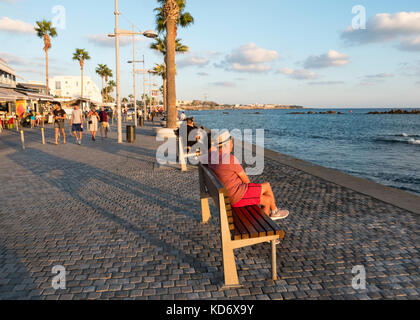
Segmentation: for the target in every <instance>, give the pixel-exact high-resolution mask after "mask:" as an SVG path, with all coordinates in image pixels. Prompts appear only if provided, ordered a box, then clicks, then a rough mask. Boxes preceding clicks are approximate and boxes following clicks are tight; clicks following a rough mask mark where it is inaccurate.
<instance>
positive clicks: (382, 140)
mask: <svg viewBox="0 0 420 320" xmlns="http://www.w3.org/2000/svg"><path fill="white" fill-rule="evenodd" d="M394 137H401V136H394ZM403 137H404V138H406V139H401V138H399V139H398V138H386V137H380V138H374V139H373V141H374V142H378V143H400V144H401V143H404V144H420V140H419V139H414V138H410V139H407V138H408V137H409V136H407V137H405V136H403Z"/></svg>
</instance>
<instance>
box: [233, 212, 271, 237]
mask: <svg viewBox="0 0 420 320" xmlns="http://www.w3.org/2000/svg"><path fill="white" fill-rule="evenodd" d="M236 209H238V211H240V212H241V214H242V215H243V216H244V217H245V218H246V219H247V220H248V221H249V223H250V224H251V225H252V226H253V227H254V229H255V230H257V232H258V237H265V236H266V235H267V230H265V229H264V228H263V227H262V226H261V225H260V224H259V223H258V221H257V220H256V219H255V218H254V217H253V216H252V215H251V214H250V213H249V212H248V210H247V209H246V207H242V208H234V210H236Z"/></svg>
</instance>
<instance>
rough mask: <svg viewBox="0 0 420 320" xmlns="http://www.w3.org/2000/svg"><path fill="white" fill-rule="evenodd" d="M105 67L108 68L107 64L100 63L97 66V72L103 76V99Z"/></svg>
mask: <svg viewBox="0 0 420 320" xmlns="http://www.w3.org/2000/svg"><path fill="white" fill-rule="evenodd" d="M105 68H106V64H98V67H97V68H96V74H97V75H99V76H100V77H101V80H102V88H101V93H102V101H103V100H104V94H103V91H104V76H105Z"/></svg>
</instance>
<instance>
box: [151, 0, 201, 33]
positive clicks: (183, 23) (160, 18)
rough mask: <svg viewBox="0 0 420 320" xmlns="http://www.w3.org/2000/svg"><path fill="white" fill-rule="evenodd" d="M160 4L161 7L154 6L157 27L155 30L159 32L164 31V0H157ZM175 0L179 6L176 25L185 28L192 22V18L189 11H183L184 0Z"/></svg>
mask: <svg viewBox="0 0 420 320" xmlns="http://www.w3.org/2000/svg"><path fill="white" fill-rule="evenodd" d="M157 1H158V2H159V3H160V4H162V6H161V7H159V8H156V9H155V12H156V27H157V31H158V32H159V33H163V32H165V31H166V26H165V21H166V19H165V16H164V12H163V11H164V10H163V5H164V4H165V2H166V0H157ZM175 2H176V3H177V5H178V8H179V16H178V21H177V25H178V26H180V27H182V28H186V27H188V26H190V25H191V24H193V23H194V18H193V16H192V15H191V14H190V13H189V12H185V6H186V2H187V1H186V0H175Z"/></svg>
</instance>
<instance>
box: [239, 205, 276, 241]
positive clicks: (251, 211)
mask: <svg viewBox="0 0 420 320" xmlns="http://www.w3.org/2000/svg"><path fill="white" fill-rule="evenodd" d="M244 209H246V210H247V211H248V212H249V214H251V215H252V216H253V217H254V219H255V220H256V221H257V222H258V223H259V224H260V225H261V226H262V227H263V228H264V230H265V231H266V232H267V236H272V235H274V234H275V231H276V230H274V229H273V228H272V227H271V225H270V224H269V223H267V221H265V219H264V218H263V217H262V216H261V215H260V214H259V213H258V211H260V210H261V209H260V208H259V207H253V206H248V207H245V208H244ZM257 209H258V210H257Z"/></svg>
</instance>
